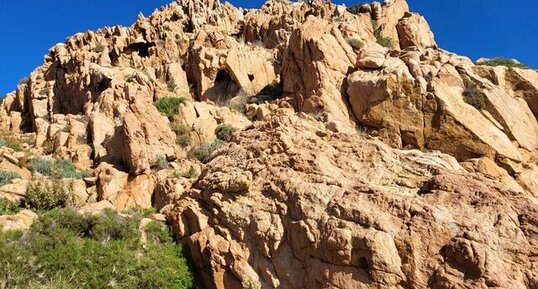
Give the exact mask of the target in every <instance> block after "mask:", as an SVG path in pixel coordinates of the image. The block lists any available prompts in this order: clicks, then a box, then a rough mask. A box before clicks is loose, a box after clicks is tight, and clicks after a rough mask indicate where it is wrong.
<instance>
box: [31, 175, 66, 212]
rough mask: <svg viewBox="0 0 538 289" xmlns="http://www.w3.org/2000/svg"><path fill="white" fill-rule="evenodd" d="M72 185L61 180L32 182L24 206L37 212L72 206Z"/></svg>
mask: <svg viewBox="0 0 538 289" xmlns="http://www.w3.org/2000/svg"><path fill="white" fill-rule="evenodd" d="M72 191H73V188H72V185H69V184H65V183H62V182H60V181H59V180H53V181H52V182H48V181H45V180H37V181H32V182H31V183H30V184H29V185H28V189H27V190H26V197H25V199H24V201H23V203H22V206H23V207H25V208H28V209H33V210H37V211H50V210H53V209H59V208H65V207H67V206H69V205H71V200H70V196H71V193H72Z"/></svg>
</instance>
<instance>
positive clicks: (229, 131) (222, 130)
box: [215, 124, 236, 142]
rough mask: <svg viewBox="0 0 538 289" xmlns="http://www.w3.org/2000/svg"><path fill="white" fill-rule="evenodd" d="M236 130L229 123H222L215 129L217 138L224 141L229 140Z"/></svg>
mask: <svg viewBox="0 0 538 289" xmlns="http://www.w3.org/2000/svg"><path fill="white" fill-rule="evenodd" d="M235 131H236V128H235V127H233V126H231V125H229V124H221V125H219V126H218V127H217V129H216V130H215V134H216V135H217V138H218V139H220V140H222V141H227V142H229V141H230V140H231V139H232V135H233V133H234V132H235Z"/></svg>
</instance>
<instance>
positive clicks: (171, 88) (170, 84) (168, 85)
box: [166, 79, 177, 92]
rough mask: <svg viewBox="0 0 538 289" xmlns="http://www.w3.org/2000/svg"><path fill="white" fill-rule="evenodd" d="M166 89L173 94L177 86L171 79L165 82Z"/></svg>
mask: <svg viewBox="0 0 538 289" xmlns="http://www.w3.org/2000/svg"><path fill="white" fill-rule="evenodd" d="M166 88H167V89H168V91H170V92H174V91H176V89H177V84H176V82H175V81H174V80H173V79H170V80H168V81H167V82H166Z"/></svg>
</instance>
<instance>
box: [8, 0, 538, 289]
mask: <svg viewBox="0 0 538 289" xmlns="http://www.w3.org/2000/svg"><path fill="white" fill-rule="evenodd" d="M350 11H351V12H352V13H351V12H350ZM157 101H159V103H156V102H157ZM159 104H162V107H160V109H161V111H162V113H161V112H159V111H158V110H157V108H156V107H157V106H159ZM164 114H166V116H165V115H164ZM537 117H538V72H537V71H534V70H531V69H518V68H505V67H485V66H479V65H475V63H473V62H472V61H471V60H469V59H468V58H466V57H461V56H458V55H455V54H452V53H450V52H447V51H444V50H442V49H439V48H438V47H437V44H436V42H435V39H434V36H433V33H432V32H431V30H430V28H429V25H428V23H427V22H426V20H425V19H424V18H423V17H421V16H420V15H418V14H415V13H411V12H409V7H408V5H407V3H406V2H405V1H404V0H386V1H384V2H383V3H380V2H373V3H371V4H369V3H367V4H362V5H360V6H357V7H353V9H349V11H348V10H347V9H346V7H345V6H343V5H334V4H332V3H330V2H328V1H323V0H314V1H298V2H288V1H277V0H269V1H267V2H266V3H265V4H264V5H263V6H262V8H261V9H241V8H235V7H233V6H231V5H230V4H228V3H224V4H222V3H220V1H218V0H203V1H195V0H179V1H175V2H173V3H171V4H169V5H167V6H165V7H163V8H161V9H159V10H157V11H156V12H155V13H153V14H152V15H151V16H149V17H144V16H143V15H139V17H138V19H137V21H136V23H134V24H133V25H132V26H131V27H106V28H103V29H100V30H97V31H87V32H85V33H79V34H76V35H74V36H72V37H70V38H68V39H67V40H66V42H65V43H62V44H58V45H56V46H54V47H53V48H51V50H50V52H49V54H48V55H47V56H46V57H45V62H44V64H43V65H42V66H41V67H39V68H37V69H36V70H35V71H33V72H32V73H31V74H30V75H29V77H28V79H27V80H25V81H23V82H21V83H20V84H19V85H18V86H17V88H16V91H14V92H12V93H9V94H8V95H7V96H6V98H5V99H4V101H3V103H2V104H1V106H0V137H4V136H11V135H13V136H19V135H20V136H25V137H26V136H31V137H32V140H31V141H29V142H28V144H25V145H24V147H23V148H22V149H23V151H15V150H14V149H11V148H9V149H8V148H1V149H0V157H1V159H0V160H1V162H0V169H2V170H5V171H8V172H12V173H16V174H18V175H20V177H21V178H20V179H19V178H13V179H11V180H9V182H7V183H6V184H5V185H4V186H2V187H1V188H0V197H1V198H4V199H8V200H11V201H14V202H18V201H21V200H23V199H24V198H25V194H26V189H27V186H28V184H29V180H30V179H32V178H33V175H32V174H34V175H35V172H34V173H31V172H30V171H28V170H26V169H24V168H22V167H23V166H24V164H26V163H27V162H28V158H29V157H31V156H33V155H46V156H47V158H49V157H53V158H55V159H63V160H71V161H73V163H74V164H75V165H76V167H77V168H78V169H83V170H87V171H89V172H91V173H92V177H90V178H85V179H84V180H78V181H76V182H75V183H74V186H73V189H74V192H73V195H74V197H75V198H76V201H77V204H76V207H77V208H78V210H79V211H80V212H86V213H93V212H97V211H100V210H104V209H110V208H113V209H117V210H124V209H130V208H135V207H139V208H140V207H141V208H150V207H152V206H153V207H155V208H157V209H158V210H161V211H162V212H163V213H165V212H166V214H167V218H168V221H169V222H170V224H171V225H172V226H173V229H174V232H175V234H176V235H177V236H178V237H179V239H180V240H181V241H182V242H185V243H187V244H188V245H189V248H190V252H191V253H192V257H193V260H194V263H195V265H196V267H197V269H198V271H199V274H200V280H202V282H204V286H205V287H206V288H217V289H221V288H226V289H228V288H290V289H291V288H342V289H343V288H346V289H347V288H426V287H431V288H486V287H495V288H538V269H537V268H538V263H537V261H536V256H537V255H538V251H537V249H536V248H538V239H537V238H538V212H537V204H538V202H537V200H536V198H537V197H538V183H537V180H538V122H537V120H536V119H537ZM217 131H220V132H221V134H222V132H224V134H226V135H225V137H224V139H226V140H229V141H231V142H230V143H228V144H225V145H223V146H222V147H220V149H218V150H216V151H210V150H212V147H213V146H215V147H216V146H218V145H219V144H220V142H221V141H220V140H217V138H218V137H219V134H218V133H217ZM220 138H223V137H222V135H220ZM2 140H3V139H2ZM204 144H206V145H208V144H211V145H210V146H209V147H211V148H208V147H207V146H202V145H204ZM195 149H200V150H201V152H200V154H204V158H203V159H204V161H205V160H212V161H210V162H209V163H208V164H203V163H201V162H200V161H198V160H195V159H194V158H192V157H191V158H190V159H189V156H192V155H194V154H193V153H192V152H193V151H194V150H195ZM19 150H20V148H19ZM429 150H435V152H431V153H425V152H426V151H429ZM421 151H422V152H421ZM33 218H34V216H33V215H32V214H31V212H21V213H20V214H18V215H15V216H10V217H5V216H2V217H0V225H3V226H6V227H8V228H20V229H27V228H28V227H29V226H30V224H31V221H32V220H33Z"/></svg>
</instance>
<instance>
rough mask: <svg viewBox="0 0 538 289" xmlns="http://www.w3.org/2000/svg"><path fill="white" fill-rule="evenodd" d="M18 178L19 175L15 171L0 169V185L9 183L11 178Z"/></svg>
mask: <svg viewBox="0 0 538 289" xmlns="http://www.w3.org/2000/svg"><path fill="white" fill-rule="evenodd" d="M20 178H21V175H19V174H17V173H14V172H8V171H4V170H0V187H1V186H3V185H6V184H9V183H10V182H11V180H12V179H20Z"/></svg>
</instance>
